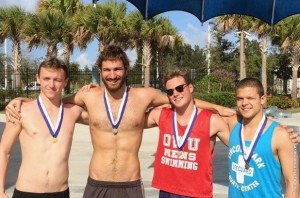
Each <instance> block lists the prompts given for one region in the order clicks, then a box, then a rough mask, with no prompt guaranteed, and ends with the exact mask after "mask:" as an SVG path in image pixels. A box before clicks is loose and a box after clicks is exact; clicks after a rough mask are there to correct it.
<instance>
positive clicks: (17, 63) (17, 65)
mask: <svg viewBox="0 0 300 198" xmlns="http://www.w3.org/2000/svg"><path fill="white" fill-rule="evenodd" d="M12 59H13V68H14V71H15V76H16V81H15V86H16V88H21V72H20V70H21V61H22V55H21V44H20V41H18V40H14V41H13V57H12Z"/></svg>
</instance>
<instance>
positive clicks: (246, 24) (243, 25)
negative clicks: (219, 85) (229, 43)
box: [216, 14, 252, 80]
mask: <svg viewBox="0 0 300 198" xmlns="http://www.w3.org/2000/svg"><path fill="white" fill-rule="evenodd" d="M251 20H252V18H251V17H249V16H241V15H236V14H233V15H225V16H221V17H217V19H216V24H217V26H218V29H219V30H221V31H222V32H230V31H232V30H235V29H237V31H238V32H237V34H238V35H239V37H240V80H241V79H243V78H246V65H245V59H246V58H245V44H244V38H245V37H246V31H248V30H249V29H251V26H252V24H251Z"/></svg>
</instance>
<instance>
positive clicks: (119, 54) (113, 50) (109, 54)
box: [97, 45, 129, 70]
mask: <svg viewBox="0 0 300 198" xmlns="http://www.w3.org/2000/svg"><path fill="white" fill-rule="evenodd" d="M107 60H109V61H115V60H121V61H122V63H123V65H124V67H125V70H127V69H128V68H129V59H128V57H127V55H126V53H125V52H124V50H123V49H122V48H121V47H119V46H117V45H109V46H107V47H106V48H105V49H104V50H103V51H102V52H101V54H100V56H99V58H98V61H97V63H98V68H99V69H102V63H103V61H107Z"/></svg>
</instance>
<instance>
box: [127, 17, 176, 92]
mask: <svg viewBox="0 0 300 198" xmlns="http://www.w3.org/2000/svg"><path fill="white" fill-rule="evenodd" d="M128 21H129V22H128V24H129V27H130V33H131V37H132V38H134V40H135V46H136V49H137V52H138V53H139V52H142V67H143V68H144V71H145V75H144V86H145V87H147V86H149V85H150V64H151V61H152V58H153V55H152V53H153V51H154V52H156V54H157V62H158V66H159V67H158V68H159V69H158V73H159V74H161V73H162V65H163V63H162V58H161V57H162V56H163V52H164V50H165V49H166V48H167V47H172V46H173V45H174V43H175V40H176V39H177V40H180V37H179V36H177V30H176V29H175V28H174V27H173V26H172V24H171V23H170V21H169V20H168V19H166V18H163V17H154V18H152V19H150V20H148V21H145V20H144V19H143V17H142V15H141V14H140V13H139V12H132V13H130V14H129V16H128ZM159 80H161V76H160V77H159Z"/></svg>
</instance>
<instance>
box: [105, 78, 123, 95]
mask: <svg viewBox="0 0 300 198" xmlns="http://www.w3.org/2000/svg"><path fill="white" fill-rule="evenodd" d="M101 79H102V82H103V84H104V85H105V88H106V89H107V90H108V91H113V92H114V91H118V90H120V89H121V87H122V86H123V85H124V84H125V80H126V78H124V77H122V78H121V79H119V80H118V82H117V83H116V84H115V85H113V86H112V85H111V84H109V83H108V81H107V80H106V79H104V78H103V77H102V78H101Z"/></svg>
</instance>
